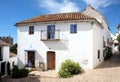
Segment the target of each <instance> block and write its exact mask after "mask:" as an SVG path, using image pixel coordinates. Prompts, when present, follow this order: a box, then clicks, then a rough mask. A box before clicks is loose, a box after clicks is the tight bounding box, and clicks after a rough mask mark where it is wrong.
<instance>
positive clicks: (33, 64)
mask: <svg viewBox="0 0 120 82" xmlns="http://www.w3.org/2000/svg"><path fill="white" fill-rule="evenodd" d="M29 53H33V54H29ZM29 55H32V57H33V60H31V63H32V67H35V51H27V65H28V63H29Z"/></svg>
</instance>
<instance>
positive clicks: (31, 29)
mask: <svg viewBox="0 0 120 82" xmlns="http://www.w3.org/2000/svg"><path fill="white" fill-rule="evenodd" d="M29 34H34V26H29Z"/></svg>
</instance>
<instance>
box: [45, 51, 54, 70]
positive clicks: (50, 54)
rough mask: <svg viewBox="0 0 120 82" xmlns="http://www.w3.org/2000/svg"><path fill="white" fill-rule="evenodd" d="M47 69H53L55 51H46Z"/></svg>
mask: <svg viewBox="0 0 120 82" xmlns="http://www.w3.org/2000/svg"><path fill="white" fill-rule="evenodd" d="M47 69H48V70H55V52H51V51H50V52H47Z"/></svg>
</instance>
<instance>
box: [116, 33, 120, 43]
mask: <svg viewBox="0 0 120 82" xmlns="http://www.w3.org/2000/svg"><path fill="white" fill-rule="evenodd" d="M117 40H118V41H119V43H120V34H119V35H118V36H117Z"/></svg>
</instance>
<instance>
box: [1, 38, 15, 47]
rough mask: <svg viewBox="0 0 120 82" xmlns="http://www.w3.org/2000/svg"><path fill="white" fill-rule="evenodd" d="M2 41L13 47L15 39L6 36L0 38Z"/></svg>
mask: <svg viewBox="0 0 120 82" xmlns="http://www.w3.org/2000/svg"><path fill="white" fill-rule="evenodd" d="M0 40H2V41H4V42H6V43H8V44H10V45H13V38H12V37H10V36H6V37H4V36H0Z"/></svg>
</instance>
